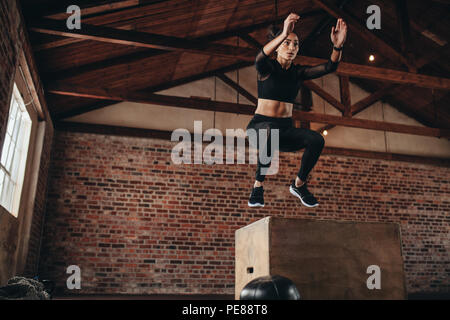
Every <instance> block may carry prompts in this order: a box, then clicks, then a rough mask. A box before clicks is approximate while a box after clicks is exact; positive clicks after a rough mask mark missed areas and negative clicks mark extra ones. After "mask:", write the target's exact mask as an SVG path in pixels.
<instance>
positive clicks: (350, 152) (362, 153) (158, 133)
mask: <svg viewBox="0 0 450 320" xmlns="http://www.w3.org/2000/svg"><path fill="white" fill-rule="evenodd" d="M55 129H56V130H58V131H67V132H79V133H93V134H103V135H115V136H121V137H124V136H125V137H139V138H148V139H163V140H168V141H171V138H172V131H168V130H155V129H142V128H132V127H123V126H110V125H100V124H90V123H81V122H72V121H57V122H56V123H55ZM191 135H192V136H194V135H195V133H194V132H191ZM200 139H201V137H200ZM177 142H178V141H175V143H177ZM203 143H204V144H209V143H210V142H208V141H203ZM224 144H226V139H224ZM224 147H226V145H224ZM322 154H324V155H339V156H349V157H360V158H368V159H383V160H388V161H404V162H412V163H416V164H417V163H423V164H428V165H435V166H443V167H450V160H449V159H444V158H437V157H436V158H433V157H429V156H426V157H424V156H416V155H406V154H399V153H391V152H378V151H367V150H356V149H348V148H337V147H325V148H323V151H322Z"/></svg>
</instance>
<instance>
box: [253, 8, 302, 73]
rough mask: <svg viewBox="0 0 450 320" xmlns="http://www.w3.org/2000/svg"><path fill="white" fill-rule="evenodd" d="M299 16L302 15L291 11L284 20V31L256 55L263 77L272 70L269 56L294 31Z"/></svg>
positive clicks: (256, 62)
mask: <svg viewBox="0 0 450 320" xmlns="http://www.w3.org/2000/svg"><path fill="white" fill-rule="evenodd" d="M299 18H300V17H299V16H298V15H297V14H295V13H291V14H290V15H289V16H288V17H287V18H286V19H285V20H284V26H283V31H282V32H281V33H280V34H279V35H278V36H277V37H275V38H274V39H272V40H271V41H270V42H268V43H267V44H266V45H265V46H264V47H263V48H262V49H261V50H260V51H259V52H258V54H257V55H256V58H255V66H256V70H257V71H258V73H259V75H260V76H261V77H264V76H267V75H268V74H269V73H270V72H271V71H272V64H271V63H270V61H269V59H270V58H269V56H270V55H271V54H272V53H273V52H275V50H276V49H277V48H278V46H279V45H280V44H281V43H283V41H284V40H285V39H286V38H287V36H288V35H289V33H291V32H292V31H294V26H295V23H296V22H297V21H298V19H299Z"/></svg>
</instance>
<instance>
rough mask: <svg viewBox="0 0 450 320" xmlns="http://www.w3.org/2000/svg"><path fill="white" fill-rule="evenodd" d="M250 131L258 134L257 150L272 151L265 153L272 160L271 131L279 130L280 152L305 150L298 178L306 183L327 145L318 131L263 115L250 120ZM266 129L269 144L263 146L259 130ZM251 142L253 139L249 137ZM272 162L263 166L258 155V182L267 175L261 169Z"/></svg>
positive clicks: (257, 115) (284, 119) (290, 120)
mask: <svg viewBox="0 0 450 320" xmlns="http://www.w3.org/2000/svg"><path fill="white" fill-rule="evenodd" d="M248 129H254V130H255V131H256V132H257V135H256V136H257V137H258V139H257V143H258V145H257V146H253V147H257V149H258V150H259V149H260V148H263V152H266V151H267V150H270V152H267V153H263V154H264V155H267V157H269V158H272V156H273V151H274V150H272V146H271V143H270V140H271V137H270V130H271V129H279V151H283V152H294V151H298V150H300V149H303V148H305V151H304V153H303V157H302V162H301V165H300V170H299V171H298V174H297V176H298V177H299V178H300V179H301V180H302V181H306V178H307V177H308V174H309V173H310V172H311V170H312V169H313V167H314V165H315V164H316V162H317V160H318V159H319V156H320V153H321V152H322V149H323V147H324V145H325V139H324V138H323V137H322V135H321V134H320V133H317V132H316V131H313V130H310V129H306V128H295V127H294V126H293V120H292V118H291V117H289V118H274V117H268V116H264V115H261V114H257V113H255V115H254V117H253V118H252V119H251V120H250V122H249V124H248V125H247V130H248ZM260 129H266V132H267V143H266V144H265V145H263V146H261V145H260V144H261V143H260V139H259V130H260ZM247 136H248V134H247ZM249 141H250V142H251V139H250V137H249ZM270 164H271V161H269V163H268V164H263V163H261V162H260V157H259V153H258V165H257V169H256V180H258V181H260V182H263V181H264V178H265V175H264V174H262V173H261V168H269V167H270Z"/></svg>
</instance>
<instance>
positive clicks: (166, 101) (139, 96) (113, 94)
mask: <svg viewBox="0 0 450 320" xmlns="http://www.w3.org/2000/svg"><path fill="white" fill-rule="evenodd" d="M48 92H51V93H54V94H60V95H68V96H76V97H84V98H93V99H103V100H117V101H129V102H137V103H146V104H156V105H163V106H170V107H181V108H190V109H197V110H209V111H219V112H227V113H237V114H247V115H252V114H254V112H255V109H256V107H255V106H254V105H247V104H239V103H231V102H222V101H212V100H205V99H199V98H184V97H175V96H167V95H161V94H154V93H147V92H139V93H137V92H132V93H120V92H117V90H109V89H106V88H85V87H79V86H74V85H70V84H59V85H57V86H56V85H54V86H51V87H49V88H48ZM292 118H293V120H301V121H311V122H321V123H329V124H334V125H340V126H346V127H355V128H362V129H371V130H381V131H390V132H398V133H406V134H413V135H423V136H431V137H450V129H441V128H427V127H418V126H410V125H403V124H398V123H387V122H383V121H373V120H365V119H355V118H344V117H340V116H333V115H326V114H320V113H310V112H303V111H296V110H294V111H293V112H292Z"/></svg>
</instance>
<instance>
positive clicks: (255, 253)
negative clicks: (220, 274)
mask: <svg viewBox="0 0 450 320" xmlns="http://www.w3.org/2000/svg"><path fill="white" fill-rule="evenodd" d="M235 241H236V247H235V248H236V249H235V250H236V252H235V262H236V263H235V267H236V270H235V277H236V282H235V298H236V299H239V295H240V292H241V290H242V289H243V288H244V286H245V285H246V284H247V283H248V282H250V281H251V280H253V279H255V278H258V277H260V276H266V275H280V276H284V277H286V278H289V279H290V280H292V281H293V282H294V283H295V285H296V286H297V289H298V291H299V292H300V295H301V297H302V299H319V300H325V299H405V298H406V287H405V279H404V273H403V258H402V251H401V238H400V228H399V225H398V224H396V223H381V222H352V221H331V220H310V219H291V218H290V219H286V218H276V217H266V218H263V219H261V220H258V221H256V222H254V223H252V224H250V225H248V226H245V227H243V228H241V229H238V230H236V239H235ZM372 265H375V266H378V267H379V273H378V274H379V278H378V279H379V284H380V289H377V288H372V289H369V286H368V282H369V283H370V284H373V283H374V282H373V281H372V280H373V277H374V275H375V273H374V271H373V270H372V269H370V270H368V267H369V266H372ZM369 278H370V279H369ZM368 279H369V280H370V281H368Z"/></svg>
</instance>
